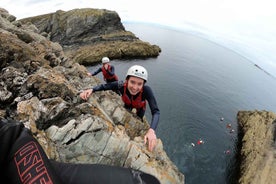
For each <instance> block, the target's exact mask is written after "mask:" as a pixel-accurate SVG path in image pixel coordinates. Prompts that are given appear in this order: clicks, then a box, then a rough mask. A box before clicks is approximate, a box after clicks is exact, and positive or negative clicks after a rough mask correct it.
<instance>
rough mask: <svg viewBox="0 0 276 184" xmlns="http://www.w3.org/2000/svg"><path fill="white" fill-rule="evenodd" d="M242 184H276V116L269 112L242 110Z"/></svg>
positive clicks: (240, 180)
mask: <svg viewBox="0 0 276 184" xmlns="http://www.w3.org/2000/svg"><path fill="white" fill-rule="evenodd" d="M237 119H238V122H239V127H240V133H239V141H240V143H241V149H240V160H241V163H240V178H239V181H238V182H239V183H241V184H248V183H250V184H275V183H276V175H275V173H276V144H275V138H276V129H275V127H276V114H274V113H272V112H267V111H240V112H238V115H237Z"/></svg>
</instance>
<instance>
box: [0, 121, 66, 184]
mask: <svg viewBox="0 0 276 184" xmlns="http://www.w3.org/2000/svg"><path fill="white" fill-rule="evenodd" d="M0 138H1V139H0V150H1V152H0V153H1V154H0V156H1V167H0V168H1V172H0V176H1V179H2V178H3V177H5V179H6V181H7V182H6V183H9V184H23V183H53V184H61V183H62V182H61V180H60V178H59V176H58V175H57V174H58V173H56V171H55V170H54V168H53V167H52V165H51V164H50V161H49V159H48V157H47V155H46V154H45V152H44V150H43V148H42V147H41V146H40V144H39V143H38V141H37V140H36V139H35V138H34V137H33V136H32V134H31V132H30V130H28V129H27V128H25V127H24V125H23V124H22V123H19V122H16V121H12V120H7V121H2V120H0ZM7 146H8V147H7ZM3 149H4V150H5V151H4V152H3ZM3 159H4V161H3ZM3 168H4V169H3Z"/></svg>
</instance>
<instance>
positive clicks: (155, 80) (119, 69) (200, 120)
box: [88, 23, 276, 184]
mask: <svg viewBox="0 0 276 184" xmlns="http://www.w3.org/2000/svg"><path fill="white" fill-rule="evenodd" d="M124 26H125V28H126V30H128V31H131V32H133V33H134V34H135V35H136V36H137V37H139V38H140V39H141V40H143V41H147V42H149V43H151V44H156V45H158V46H160V48H161V49H162V52H161V53H160V55H159V56H158V57H157V58H150V59H145V60H139V59H136V60H125V61H119V60H112V64H113V65H114V66H115V71H116V73H117V75H118V76H119V78H120V79H121V80H124V79H125V74H126V71H127V69H128V68H129V67H130V66H132V65H134V64H139V65H143V66H144V67H146V68H147V70H148V73H149V80H148V85H150V86H151V88H152V89H153V92H154V93H155V96H156V98H157V101H158V105H159V108H160V111H161V116H160V122H159V125H158V128H157V132H156V133H157V136H158V137H159V138H160V139H161V140H162V142H163V145H164V149H165V151H166V152H167V154H168V156H169V157H170V158H171V160H172V161H173V162H174V164H175V165H176V166H177V167H178V168H179V170H180V171H181V172H182V173H183V174H184V175H185V183H186V184H214V183H216V184H224V183H225V184H229V183H233V182H234V181H235V175H234V173H235V167H234V165H235V164H236V160H235V154H236V149H237V148H236V143H237V120H236V116H237V113H238V111H240V110H267V111H273V112H276V99H275V97H274V95H275V94H276V79H275V78H274V77H272V76H270V75H268V74H267V73H266V72H265V71H263V70H261V69H260V68H258V67H256V66H255V65H254V61H249V60H247V59H246V57H245V56H241V55H239V54H237V53H235V52H234V51H232V50H230V49H228V48H226V47H224V46H222V45H218V44H216V43H215V42H212V41H211V40H207V39H204V38H202V37H199V36H197V35H196V34H193V33H191V32H189V33H188V32H185V31H176V30H173V29H169V28H165V27H160V26H159V27H158V26H155V25H149V24H137V23H136V24H135V23H134V24H131V23H127V24H124ZM100 66H101V65H95V66H91V67H88V70H89V71H94V70H96V68H98V67H100ZM97 76H98V77H99V78H100V79H102V74H101V73H100V74H98V75H97ZM146 116H147V118H148V120H150V119H151V116H150V113H149V107H148V111H147V113H146Z"/></svg>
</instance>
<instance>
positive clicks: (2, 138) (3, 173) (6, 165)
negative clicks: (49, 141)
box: [0, 120, 160, 184]
mask: <svg viewBox="0 0 276 184" xmlns="http://www.w3.org/2000/svg"><path fill="white" fill-rule="evenodd" d="M0 178H1V180H2V181H1V183H4V181H5V182H6V183H9V184H111V183H112V184H147V183H148V184H160V182H159V181H158V180H157V179H156V178H155V177H154V176H152V175H150V174H147V173H144V172H140V171H137V170H133V169H129V168H123V167H116V166H107V165H99V164H70V163H61V162H57V161H53V160H49V159H48V157H47V156H46V154H45V152H44V150H43V149H42V147H41V146H40V144H39V143H38V142H37V140H36V139H35V138H34V137H33V136H32V134H31V132H30V131H29V130H28V129H27V128H25V127H24V125H23V124H22V123H19V122H16V121H13V120H0Z"/></svg>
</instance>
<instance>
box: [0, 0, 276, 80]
mask: <svg viewBox="0 0 276 184" xmlns="http://www.w3.org/2000/svg"><path fill="white" fill-rule="evenodd" d="M275 4H276V0H163V1H162V0H0V7H2V8H5V9H6V10H8V11H9V13H10V14H12V15H14V16H16V17H17V19H20V18H25V17H30V16H35V15H41V14H45V13H51V12H55V11H57V10H65V11H67V10H71V9H74V8H101V9H102V8H103V9H108V10H114V11H116V12H117V13H118V14H119V16H120V18H121V20H122V22H127V21H139V22H152V23H157V24H163V25H166V26H171V27H177V28H182V27H185V26H187V23H192V24H194V25H198V26H199V27H203V28H206V29H207V30H209V31H211V32H212V33H215V34H216V33H218V35H219V34H220V35H223V36H225V38H228V39H230V40H232V41H234V42H237V43H238V44H239V46H238V47H244V48H243V49H242V50H243V51H244V52H252V53H254V54H256V53H257V54H258V53H259V56H258V55H257V56H256V58H257V59H259V60H262V62H263V64H264V65H266V66H264V67H265V68H266V69H267V70H268V72H269V73H274V74H273V75H274V76H276V55H275V53H276V10H275V7H276V6H275ZM214 37H215V36H214ZM258 64H260V63H258ZM260 65H261V66H262V64H260ZM271 67H272V68H271Z"/></svg>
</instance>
